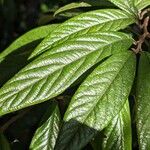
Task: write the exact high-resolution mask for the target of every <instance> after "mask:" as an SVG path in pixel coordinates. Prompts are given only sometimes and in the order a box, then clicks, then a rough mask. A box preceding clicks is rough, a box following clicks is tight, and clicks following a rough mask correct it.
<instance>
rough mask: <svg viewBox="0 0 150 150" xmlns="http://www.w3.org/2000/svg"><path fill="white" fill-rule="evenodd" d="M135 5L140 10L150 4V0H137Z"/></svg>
mask: <svg viewBox="0 0 150 150" xmlns="http://www.w3.org/2000/svg"><path fill="white" fill-rule="evenodd" d="M135 6H136V7H137V8H138V10H142V9H144V8H145V7H147V6H150V0H135Z"/></svg>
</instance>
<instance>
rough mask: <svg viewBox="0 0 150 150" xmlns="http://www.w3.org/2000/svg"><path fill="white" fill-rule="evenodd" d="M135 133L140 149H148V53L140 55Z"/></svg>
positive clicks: (149, 143) (149, 130) (149, 134)
mask: <svg viewBox="0 0 150 150" xmlns="http://www.w3.org/2000/svg"><path fill="white" fill-rule="evenodd" d="M136 107H137V112H136V114H137V116H136V120H137V133H138V141H139V147H140V150H148V149H150V53H148V52H143V53H142V54H141V57H140V62H139V71H138V78H137V89H136Z"/></svg>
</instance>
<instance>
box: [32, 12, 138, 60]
mask: <svg viewBox="0 0 150 150" xmlns="http://www.w3.org/2000/svg"><path fill="white" fill-rule="evenodd" d="M133 22H135V18H134V17H133V16H132V15H130V14H128V13H126V12H124V11H121V10H117V9H104V10H95V11H91V12H87V13H83V14H81V15H78V16H76V17H74V18H72V19H70V20H68V21H66V22H65V23H63V24H61V25H60V26H59V27H58V28H57V30H54V32H52V33H51V34H50V35H49V36H48V37H47V38H45V39H44V40H43V41H42V42H41V43H40V44H39V46H38V47H37V48H36V49H35V50H34V52H33V53H32V54H31V56H30V58H32V57H34V56H37V55H39V54H41V53H43V52H44V51H46V50H49V49H51V48H52V47H55V46H56V45H58V44H60V43H63V42H64V43H65V42H66V41H67V39H71V38H74V37H75V36H78V35H79V34H80V35H82V34H86V33H90V32H100V31H107V32H108V31H117V30H120V29H124V28H125V27H127V26H128V25H130V24H132V23H133Z"/></svg>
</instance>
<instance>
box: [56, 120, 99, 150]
mask: <svg viewBox="0 0 150 150" xmlns="http://www.w3.org/2000/svg"><path fill="white" fill-rule="evenodd" d="M96 133H97V131H96V130H94V129H92V128H89V127H88V126H85V125H84V124H80V123H79V122H77V121H75V120H71V121H69V122H65V123H64V125H63V126H62V128H61V130H60V133H59V136H58V139H57V142H56V146H55V150H80V149H82V148H83V147H84V146H85V145H86V144H88V142H89V141H90V140H91V139H92V138H93V137H94V136H95V135H96Z"/></svg>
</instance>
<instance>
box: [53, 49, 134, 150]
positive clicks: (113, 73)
mask: <svg viewBox="0 0 150 150" xmlns="http://www.w3.org/2000/svg"><path fill="white" fill-rule="evenodd" d="M134 69H135V56H134V54H132V53H130V52H127V53H120V54H117V55H113V56H111V57H110V58H108V59H107V60H106V61H104V63H102V64H101V65H100V66H98V67H97V68H96V69H95V70H94V72H93V73H92V74H90V75H89V77H87V79H86V80H85V81H84V82H83V84H81V86H80V87H79V89H78V90H77V92H76V93H75V95H74V97H73V99H72V101H71V103H70V105H69V108H68V110H67V112H66V113H65V117H64V121H65V124H64V125H63V128H62V131H61V132H60V134H59V138H58V141H57V144H56V149H59V147H61V150H65V149H67V148H68V147H69V148H72V149H73V150H79V149H81V148H83V147H84V146H85V145H86V144H87V143H88V142H89V141H90V140H91V139H92V138H93V137H94V135H95V134H96V133H97V131H98V130H102V129H104V128H105V127H106V126H107V125H108V124H109V123H110V122H111V120H112V119H113V118H114V117H115V116H116V115H118V113H119V112H120V110H121V108H122V107H123V106H124V104H125V102H126V99H127V97H128V94H129V92H130V89H131V85H132V82H133V78H134V72H135V71H134ZM72 139H74V140H72Z"/></svg>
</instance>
